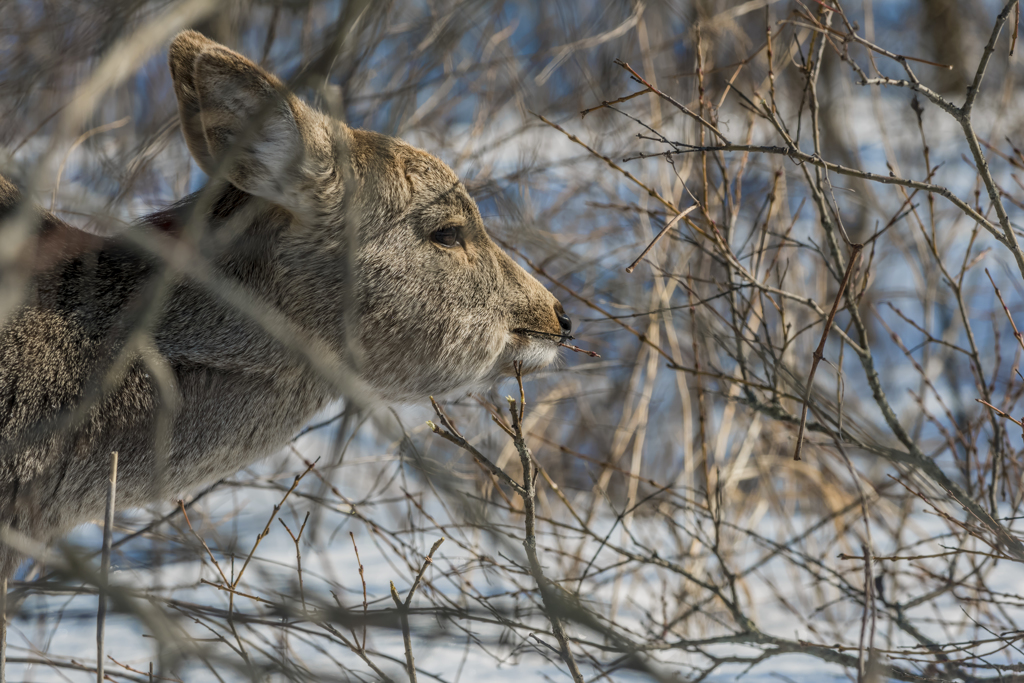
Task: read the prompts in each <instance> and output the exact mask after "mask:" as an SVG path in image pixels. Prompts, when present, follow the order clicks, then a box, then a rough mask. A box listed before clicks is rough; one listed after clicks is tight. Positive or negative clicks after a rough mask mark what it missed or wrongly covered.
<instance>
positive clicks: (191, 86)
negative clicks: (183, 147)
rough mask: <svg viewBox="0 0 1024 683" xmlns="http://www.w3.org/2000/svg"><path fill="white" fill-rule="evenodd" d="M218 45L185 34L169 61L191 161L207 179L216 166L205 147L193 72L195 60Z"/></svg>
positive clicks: (193, 33) (178, 39) (194, 34)
mask: <svg viewBox="0 0 1024 683" xmlns="http://www.w3.org/2000/svg"><path fill="white" fill-rule="evenodd" d="M216 45H217V43H215V42H213V41H212V40H210V39H209V38H207V37H206V36H204V35H203V34H201V33H197V32H196V31H182V32H181V33H179V34H178V35H177V37H175V39H174V42H172V43H171V50H170V58H169V60H168V61H169V63H170V67H171V80H172V81H173V82H174V94H175V95H176V96H177V98H178V118H180V119H181V132H182V133H183V134H184V136H185V144H187V145H188V151H189V152H191V153H192V158H193V159H195V160H196V163H197V164H199V168H201V169H203V173H206V174H207V175H210V174H211V173H213V170H214V168H215V166H216V162H215V161H214V160H213V157H212V156H211V155H210V150H209V148H208V147H207V145H206V135H205V133H204V132H203V124H202V121H201V120H200V117H199V111H200V110H199V93H198V92H196V84H195V78H194V77H193V70H194V68H195V64H196V57H198V56H199V54H200V53H201V52H202V51H203V50H205V49H207V48H212V47H215V46H216Z"/></svg>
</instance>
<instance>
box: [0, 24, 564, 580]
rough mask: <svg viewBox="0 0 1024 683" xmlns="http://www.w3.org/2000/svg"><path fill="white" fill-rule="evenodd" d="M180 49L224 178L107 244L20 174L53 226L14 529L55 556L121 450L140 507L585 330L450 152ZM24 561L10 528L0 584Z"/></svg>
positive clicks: (200, 129) (12, 369)
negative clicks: (471, 188)
mask: <svg viewBox="0 0 1024 683" xmlns="http://www.w3.org/2000/svg"><path fill="white" fill-rule="evenodd" d="M169 63H170V71H171V77H172V81H173V85H174V92H175V95H176V98H177V105H178V114H179V117H180V124H181V130H182V133H183V135H184V138H185V142H186V144H187V146H188V149H189V151H190V153H191V155H192V158H193V159H194V160H195V162H196V164H197V165H198V166H199V168H200V169H201V170H202V171H203V172H204V173H205V174H206V175H208V176H209V183H208V185H207V187H206V188H204V189H203V190H201V191H199V192H197V193H195V194H193V195H190V196H188V197H186V198H184V199H182V200H180V201H179V202H178V203H176V204H174V205H172V206H171V207H169V208H167V209H165V210H163V211H159V212H157V213H154V214H152V215H149V216H146V217H144V218H142V219H140V220H138V221H137V222H136V223H134V224H132V225H131V226H130V227H128V228H126V229H124V230H121V231H120V232H118V233H117V234H114V235H112V236H99V235H97V234H93V233H91V232H85V231H83V230H80V229H78V228H76V227H74V226H71V225H69V224H68V223H66V222H64V221H63V220H61V219H60V218H58V217H57V216H56V215H54V214H52V213H50V212H46V211H42V210H40V209H35V208H31V206H30V205H29V204H26V202H28V201H29V200H28V199H25V198H23V197H22V196H21V194H20V193H19V190H18V189H17V188H16V187H15V186H14V185H13V184H12V183H11V182H10V181H8V180H7V179H4V178H2V177H0V222H9V221H13V220H22V219H25V217H26V216H27V217H28V218H27V219H26V220H30V221H32V223H31V226H32V232H31V235H32V239H31V240H30V245H29V248H28V249H27V251H26V252H25V253H26V254H27V256H26V259H25V262H26V263H27V264H28V265H27V266H26V268H27V269H28V271H29V274H28V276H27V277H26V280H25V283H26V284H25V287H24V291H23V292H22V293H21V295H22V296H21V300H20V304H18V305H17V306H16V307H15V308H14V310H13V312H11V313H10V314H9V315H8V316H7V317H6V319H3V320H0V529H3V530H5V532H6V533H7V534H8V535H7V536H3V538H7V539H14V538H21V539H28V540H30V541H31V542H34V543H37V544H41V545H42V546H43V547H45V546H46V545H47V544H51V543H53V542H55V540H57V539H59V538H60V537H61V536H63V535H65V534H66V533H67V532H68V531H69V530H71V529H72V528H74V527H75V526H77V525H79V524H82V523H84V522H87V521H90V520H94V519H97V518H100V517H101V516H102V515H103V510H104V507H105V500H106V489H107V479H108V476H109V461H110V455H111V453H112V452H115V451H116V452H117V453H118V473H117V480H118V483H117V502H118V507H119V508H120V507H137V506H141V505H144V504H147V503H150V502H152V501H159V500H167V499H169V498H170V497H171V496H176V495H179V494H182V493H185V492H188V491H191V490H194V489H196V488H197V487H199V486H202V485H204V484H206V483H209V482H214V481H217V480H219V479H221V478H223V477H226V476H230V475H231V474H233V473H235V472H237V471H238V470H240V469H242V468H244V467H247V466H248V465H250V464H252V463H254V462H257V461H259V460H260V459H262V458H265V457H266V456H268V455H270V454H272V453H274V452H276V451H277V450H279V449H280V448H282V447H283V446H284V445H285V444H287V443H288V441H289V440H290V439H291V438H292V437H293V436H294V435H295V434H296V432H297V431H298V430H299V429H300V428H301V427H302V426H303V425H305V424H306V423H307V422H308V421H309V420H310V419H311V418H312V417H313V416H315V415H316V414H317V413H318V412H320V411H321V410H323V409H324V408H325V406H327V405H329V404H330V403H331V402H332V401H336V400H338V399H342V398H344V399H346V400H352V401H363V402H369V403H370V404H384V403H409V402H416V401H423V400H425V399H426V398H427V397H429V396H432V395H444V394H452V393H454V392H465V391H470V390H473V389H475V388H479V387H484V386H488V385H492V384H493V383H495V382H497V381H499V380H501V379H502V378H504V377H507V376H511V375H512V374H513V373H514V372H515V368H516V367H517V366H520V364H521V367H522V370H523V371H524V372H531V371H537V370H540V369H543V368H545V367H547V366H548V365H550V364H551V363H552V362H553V361H554V360H555V359H556V357H557V356H558V352H559V348H558V346H559V344H560V343H564V342H565V341H566V340H567V339H568V338H569V333H570V331H571V327H572V325H571V321H570V320H569V318H568V317H567V316H566V313H565V310H564V309H563V307H562V305H561V303H559V301H558V300H557V299H556V298H555V296H554V295H552V294H551V293H550V292H549V291H548V290H547V289H546V288H545V287H544V286H543V285H542V284H541V283H540V282H538V281H537V280H536V279H535V278H534V277H533V276H531V275H530V274H528V273H527V272H526V271H525V270H524V269H523V268H522V267H521V266H520V265H519V264H517V263H516V262H515V261H514V260H513V259H512V258H511V257H509V256H508V255H507V254H506V253H505V252H504V251H503V250H502V249H501V248H500V247H499V246H498V245H496V244H495V242H494V241H493V240H492V239H491V238H490V237H489V236H488V234H487V232H486V230H485V228H484V223H483V219H482V218H481V215H480V212H479V210H478V208H477V206H476V204H475V202H474V201H473V199H472V198H471V197H470V195H469V193H468V192H467V190H466V187H465V185H464V184H463V183H462V182H460V180H459V178H458V176H457V175H456V174H455V172H454V171H453V170H452V169H451V168H450V167H449V166H447V165H446V164H445V163H444V162H443V161H441V160H440V159H438V158H437V157H435V156H433V155H431V154H429V153H428V152H425V151H423V150H420V149H417V148H415V147H413V146H412V145H409V144H407V143H405V142H403V141H402V140H399V139H397V138H395V137H390V136H387V135H383V134H380V133H376V132H372V131H369V130H360V129H354V128H351V127H349V126H348V125H346V124H345V123H344V122H343V121H340V120H338V119H337V118H334V117H332V116H330V115H328V114H326V113H323V112H321V111H318V110H316V109H314V108H313V107H311V106H309V105H307V104H306V103H304V102H303V101H301V100H300V99H299V98H298V97H297V96H296V95H295V94H293V93H292V92H290V91H289V90H288V88H287V87H286V86H285V85H284V83H283V82H282V81H281V80H280V79H278V78H277V77H275V76H274V75H272V74H270V73H268V72H266V71H265V70H263V69H262V68H261V67H259V66H258V65H257V64H255V63H254V62H252V61H250V60H249V59H247V58H246V57H244V56H242V55H240V54H238V53H236V52H234V51H232V50H230V49H228V48H227V47H225V46H223V45H221V44H219V43H217V42H215V41H213V40H210V39H208V38H206V37H205V36H203V35H202V34H200V33H197V32H195V31H184V32H182V33H180V34H178V35H177V36H176V37H175V38H174V39H173V41H172V43H171V45H170V50H169ZM26 207H30V208H27V209H26ZM0 229H2V225H0ZM15 546H17V547H15ZM24 557H25V556H24V553H23V547H22V546H21V545H19V544H17V543H6V544H4V543H0V579H3V580H5V581H6V579H8V578H11V577H13V576H14V574H15V572H16V571H17V568H18V567H19V565H20V564H21V562H22V561H23V560H24Z"/></svg>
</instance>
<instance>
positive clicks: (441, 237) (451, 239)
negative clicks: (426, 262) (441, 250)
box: [430, 225, 459, 247]
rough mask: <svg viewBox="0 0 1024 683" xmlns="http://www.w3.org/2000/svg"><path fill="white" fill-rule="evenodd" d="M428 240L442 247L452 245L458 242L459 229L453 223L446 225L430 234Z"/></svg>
mask: <svg viewBox="0 0 1024 683" xmlns="http://www.w3.org/2000/svg"><path fill="white" fill-rule="evenodd" d="M430 241H431V242H433V243H434V244H440V245H441V246H442V247H454V246H455V245H456V244H458V243H459V229H458V228H457V227H456V226H454V225H446V226H444V227H443V228H441V229H440V230H435V231H434V232H432V233H431V234H430Z"/></svg>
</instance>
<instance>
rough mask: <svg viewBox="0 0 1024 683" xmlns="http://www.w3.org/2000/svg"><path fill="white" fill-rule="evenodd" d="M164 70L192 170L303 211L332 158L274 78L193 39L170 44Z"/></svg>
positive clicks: (188, 34) (307, 115)
mask: <svg viewBox="0 0 1024 683" xmlns="http://www.w3.org/2000/svg"><path fill="white" fill-rule="evenodd" d="M170 66H171V74H172V77H173V80H174V90H175V94H176V95H177V98H178V111H179V113H180V116H181V127H182V132H183V133H184V135H185V140H186V142H187V144H188V147H189V151H190V152H191V153H192V156H193V157H194V158H195V160H196V163H198V164H199V167H200V168H202V169H203V171H204V172H205V173H207V174H208V175H211V176H212V175H214V174H215V173H218V172H219V173H223V174H224V177H225V178H227V180H228V181H229V182H231V184H232V185H234V186H235V187H237V188H239V189H240V190H243V191H245V192H248V193H249V194H253V195H256V196H258V197H262V198H264V199H267V200H269V201H271V202H274V203H275V204H278V205H280V206H282V207H284V208H286V209H288V210H289V211H292V212H301V211H303V210H304V209H305V208H308V207H304V206H303V203H304V201H308V200H304V199H303V198H306V197H308V196H309V191H308V190H309V183H310V182H311V181H313V180H315V178H316V177H317V176H318V175H320V174H321V173H323V171H324V170H325V168H321V167H324V166H326V164H328V163H330V159H331V157H333V155H331V154H330V153H329V151H328V149H329V148H330V142H329V135H328V134H327V132H326V129H325V127H324V126H323V124H322V122H321V121H320V120H319V117H318V115H316V114H315V113H313V112H311V111H309V110H308V108H307V107H306V106H305V105H304V104H302V102H300V101H299V100H298V99H297V98H295V97H294V96H293V95H291V94H290V93H289V92H288V91H287V90H286V88H285V87H284V86H283V84H282V83H281V82H280V81H279V80H278V79H277V78H276V77H275V76H273V75H271V74H269V73H267V72H266V71H264V70H263V69H261V68H260V67H259V66H257V65H256V64H254V63H253V62H251V61H249V60H248V59H246V58H245V57H243V56H242V55H240V54H238V53H236V52H233V51H232V50H229V49H227V48H226V47H224V46H223V45H220V44H219V43H215V42H213V41H212V40H209V39H208V38H206V37H204V36H203V35H201V34H199V33H196V32H195V31H184V32H182V33H180V34H178V36H177V37H176V38H175V39H174V42H173V43H172V44H171V50H170ZM311 137H312V138H315V139H312V140H311V139H309V138H311ZM325 147H326V148H328V149H324V148H325ZM325 152H328V153H326V154H325Z"/></svg>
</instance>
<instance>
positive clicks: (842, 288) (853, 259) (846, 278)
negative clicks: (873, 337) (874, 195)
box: [793, 244, 864, 460]
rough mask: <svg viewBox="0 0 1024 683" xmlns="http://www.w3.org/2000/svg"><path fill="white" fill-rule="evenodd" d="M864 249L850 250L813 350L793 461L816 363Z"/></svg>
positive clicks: (860, 246)
mask: <svg viewBox="0 0 1024 683" xmlns="http://www.w3.org/2000/svg"><path fill="white" fill-rule="evenodd" d="M863 248H864V245H863V244H854V245H852V247H851V249H850V262H849V263H848V264H847V266H846V274H845V275H843V282H842V283H841V284H840V285H839V291H838V292H837V293H836V300H835V301H834V302H833V303H832V310H831V311H829V314H828V319H827V320H826V321H825V329H824V330H822V332H821V340H820V341H819V342H818V348H816V349H815V350H814V354H813V360H812V361H811V372H810V374H809V375H808V377H807V388H806V389H805V390H804V402H803V403H804V405H803V408H802V409H801V410H800V428H799V430H797V433H796V449H795V450H794V452H793V459H794V460H799V459H800V448H801V447H802V446H803V440H804V429H805V428H806V427H807V405H808V404H809V403H810V401H811V389H812V388H813V386H814V373H815V372H817V370H818V363H820V362H821V359H822V358H823V357H824V356H825V342H826V341H827V340H828V333H829V332H830V331H831V330H832V321H833V320H834V319H835V317H836V312H837V311H839V303H840V302H841V301H842V300H843V294H844V293H845V292H846V285H847V284H849V282H850V276H851V275H853V269H854V266H856V265H857V257H858V256H860V250H861V249H863Z"/></svg>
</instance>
